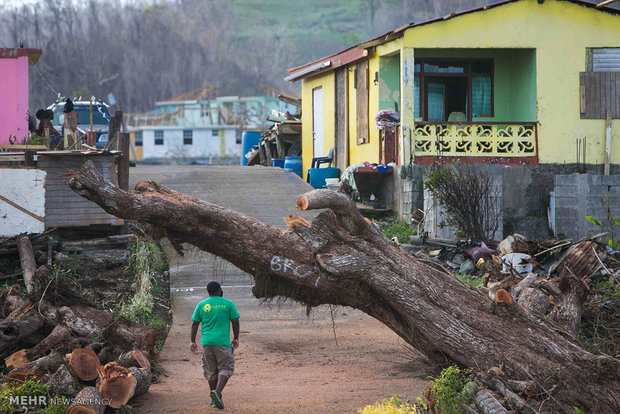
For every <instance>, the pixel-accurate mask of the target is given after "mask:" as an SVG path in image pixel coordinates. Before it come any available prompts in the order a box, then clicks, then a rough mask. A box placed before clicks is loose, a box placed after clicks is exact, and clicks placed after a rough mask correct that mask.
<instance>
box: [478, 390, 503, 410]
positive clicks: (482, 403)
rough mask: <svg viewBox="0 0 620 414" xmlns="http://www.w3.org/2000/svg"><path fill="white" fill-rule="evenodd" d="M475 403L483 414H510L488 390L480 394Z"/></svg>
mask: <svg viewBox="0 0 620 414" xmlns="http://www.w3.org/2000/svg"><path fill="white" fill-rule="evenodd" d="M475 401H476V407H478V409H479V410H480V412H481V413H482V414H508V411H507V410H506V408H505V407H504V406H503V405H501V404H500V402H499V401H497V400H496V399H495V397H494V396H493V394H491V393H490V392H489V391H487V390H482V391H480V392H478V394H477V395H476V398H475Z"/></svg>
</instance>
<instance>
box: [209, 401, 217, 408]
mask: <svg viewBox="0 0 620 414" xmlns="http://www.w3.org/2000/svg"><path fill="white" fill-rule="evenodd" d="M209 407H211V408H217V406H216V405H215V400H211V402H210V403H209Z"/></svg>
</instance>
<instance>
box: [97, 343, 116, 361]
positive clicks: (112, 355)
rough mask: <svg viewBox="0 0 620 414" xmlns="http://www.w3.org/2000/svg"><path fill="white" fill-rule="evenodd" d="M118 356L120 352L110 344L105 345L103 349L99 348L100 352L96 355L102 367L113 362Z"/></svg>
mask: <svg viewBox="0 0 620 414" xmlns="http://www.w3.org/2000/svg"><path fill="white" fill-rule="evenodd" d="M119 355H120V352H119V351H118V350H117V349H116V347H115V346H114V345H112V344H107V345H105V346H104V347H103V348H101V351H99V352H98V353H97V356H98V357H99V361H101V364H102V365H105V364H107V363H109V362H112V361H115V360H116V358H117V357H118V356H119Z"/></svg>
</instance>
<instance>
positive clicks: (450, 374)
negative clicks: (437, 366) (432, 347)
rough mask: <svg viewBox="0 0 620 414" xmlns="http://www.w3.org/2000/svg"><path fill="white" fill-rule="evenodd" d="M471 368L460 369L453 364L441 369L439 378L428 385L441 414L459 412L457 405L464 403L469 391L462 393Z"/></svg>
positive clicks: (457, 413)
mask: <svg viewBox="0 0 620 414" xmlns="http://www.w3.org/2000/svg"><path fill="white" fill-rule="evenodd" d="M471 371H472V370H471V369H460V368H459V367H457V366H455V365H453V366H451V367H448V368H446V369H444V370H443V371H441V374H440V375H439V378H437V379H435V380H433V381H432V382H431V385H430V392H431V394H432V395H433V396H434V397H435V399H437V407H438V408H439V411H440V412H441V414H459V413H460V412H461V410H460V409H459V406H460V405H461V404H466V403H467V401H468V400H469V398H470V395H469V393H463V392H462V391H463V388H464V387H465V385H466V384H467V383H468V382H469V378H468V377H469V374H471Z"/></svg>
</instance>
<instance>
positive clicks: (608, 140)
mask: <svg viewBox="0 0 620 414" xmlns="http://www.w3.org/2000/svg"><path fill="white" fill-rule="evenodd" d="M610 157H611V110H609V109H608V110H607V117H606V119H605V167H604V170H603V174H604V175H609V158H610Z"/></svg>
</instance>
